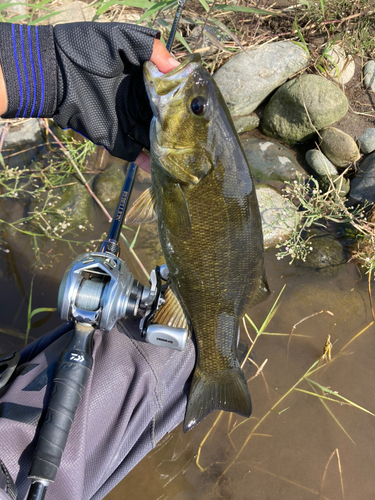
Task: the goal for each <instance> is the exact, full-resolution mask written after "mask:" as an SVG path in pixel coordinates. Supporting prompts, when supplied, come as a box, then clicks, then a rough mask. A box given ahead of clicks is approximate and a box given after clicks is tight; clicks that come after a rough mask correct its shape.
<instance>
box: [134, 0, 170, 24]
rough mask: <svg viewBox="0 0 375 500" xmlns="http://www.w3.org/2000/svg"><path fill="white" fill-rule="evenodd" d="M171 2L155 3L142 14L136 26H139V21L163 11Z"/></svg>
mask: <svg viewBox="0 0 375 500" xmlns="http://www.w3.org/2000/svg"><path fill="white" fill-rule="evenodd" d="M171 3H172V2H164V1H162V2H156V3H154V4H153V5H152V7H150V8H149V9H148V10H146V12H144V13H143V14H142V16H141V17H140V18H139V19H138V21H137V24H139V23H140V22H141V21H143V20H144V19H147V18H148V17H150V16H152V15H153V14H155V13H156V12H159V11H160V10H162V9H164V8H165V7H167V6H168V5H170V4H171Z"/></svg>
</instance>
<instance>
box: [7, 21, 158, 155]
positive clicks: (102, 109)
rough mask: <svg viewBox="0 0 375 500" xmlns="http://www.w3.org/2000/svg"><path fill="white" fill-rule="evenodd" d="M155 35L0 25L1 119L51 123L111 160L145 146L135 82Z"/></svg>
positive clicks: (142, 98) (143, 113)
mask: <svg viewBox="0 0 375 500" xmlns="http://www.w3.org/2000/svg"><path fill="white" fill-rule="evenodd" d="M155 37H156V38H159V34H158V32H156V31H154V30H150V29H148V28H144V27H141V26H135V25H131V24H120V23H72V24H65V25H64V24H61V25H57V26H55V27H54V28H52V27H51V26H25V25H14V24H6V23H0V59H1V65H2V69H3V73H4V78H5V84H6V89H7V96H8V109H7V112H6V113H5V114H4V115H3V118H22V117H46V118H50V117H53V118H54V120H55V122H56V123H57V124H58V125H59V126H60V127H61V128H64V129H65V128H72V129H74V130H76V131H77V132H80V133H81V134H82V135H84V136H86V137H87V138H88V139H90V140H91V141H92V142H94V143H95V144H99V145H102V146H104V147H105V148H106V149H108V151H109V152H110V153H111V154H113V155H114V156H118V157H120V158H123V159H126V160H129V161H132V160H134V159H135V158H136V157H137V156H138V154H139V152H140V151H141V149H142V147H145V148H146V149H148V148H149V135H148V134H149V124H150V120H151V117H152V113H151V110H150V107H149V103H148V98H147V95H146V91H145V88H144V84H143V76H142V64H143V63H144V62H145V61H148V60H149V59H150V57H151V54H152V50H153V43H154V38H155Z"/></svg>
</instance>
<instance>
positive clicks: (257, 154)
mask: <svg viewBox="0 0 375 500" xmlns="http://www.w3.org/2000/svg"><path fill="white" fill-rule="evenodd" d="M241 144H242V146H243V148H244V151H245V154H246V157H247V160H248V162H249V165H250V167H251V171H252V173H253V175H254V179H255V180H256V181H257V182H263V183H265V184H267V183H268V182H270V181H271V182H272V181H275V182H285V181H289V180H294V179H295V178H296V174H297V172H300V173H302V174H303V175H306V172H305V171H304V170H303V169H302V167H301V166H300V165H299V163H298V162H297V161H296V159H295V158H294V156H293V152H292V151H291V150H290V149H289V148H287V147H286V146H283V145H282V144H279V143H276V142H273V141H269V140H267V139H265V140H261V139H256V138H254V137H250V138H247V139H242V140H241Z"/></svg>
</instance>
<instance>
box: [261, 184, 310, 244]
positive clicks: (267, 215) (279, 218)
mask: <svg viewBox="0 0 375 500" xmlns="http://www.w3.org/2000/svg"><path fill="white" fill-rule="evenodd" d="M256 193H257V198H258V203H259V210H260V216H261V220H262V230H263V242H264V248H270V247H273V246H275V245H277V244H278V243H281V242H282V241H284V240H286V239H288V238H289V236H290V235H291V234H292V233H293V230H294V228H295V227H296V226H297V225H298V223H299V220H300V217H299V214H298V211H297V208H296V207H295V206H294V205H293V203H292V202H290V201H289V200H287V199H285V198H283V197H282V196H281V194H280V193H279V192H278V191H277V190H276V189H274V188H272V187H270V186H265V185H263V184H258V185H257V186H256Z"/></svg>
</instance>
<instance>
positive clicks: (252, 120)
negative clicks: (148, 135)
mask: <svg viewBox="0 0 375 500" xmlns="http://www.w3.org/2000/svg"><path fill="white" fill-rule="evenodd" d="M232 119H233V124H234V126H235V129H236V130H237V133H238V134H242V133H243V132H250V130H254V129H255V128H258V127H259V123H260V119H259V116H257V115H246V116H232Z"/></svg>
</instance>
